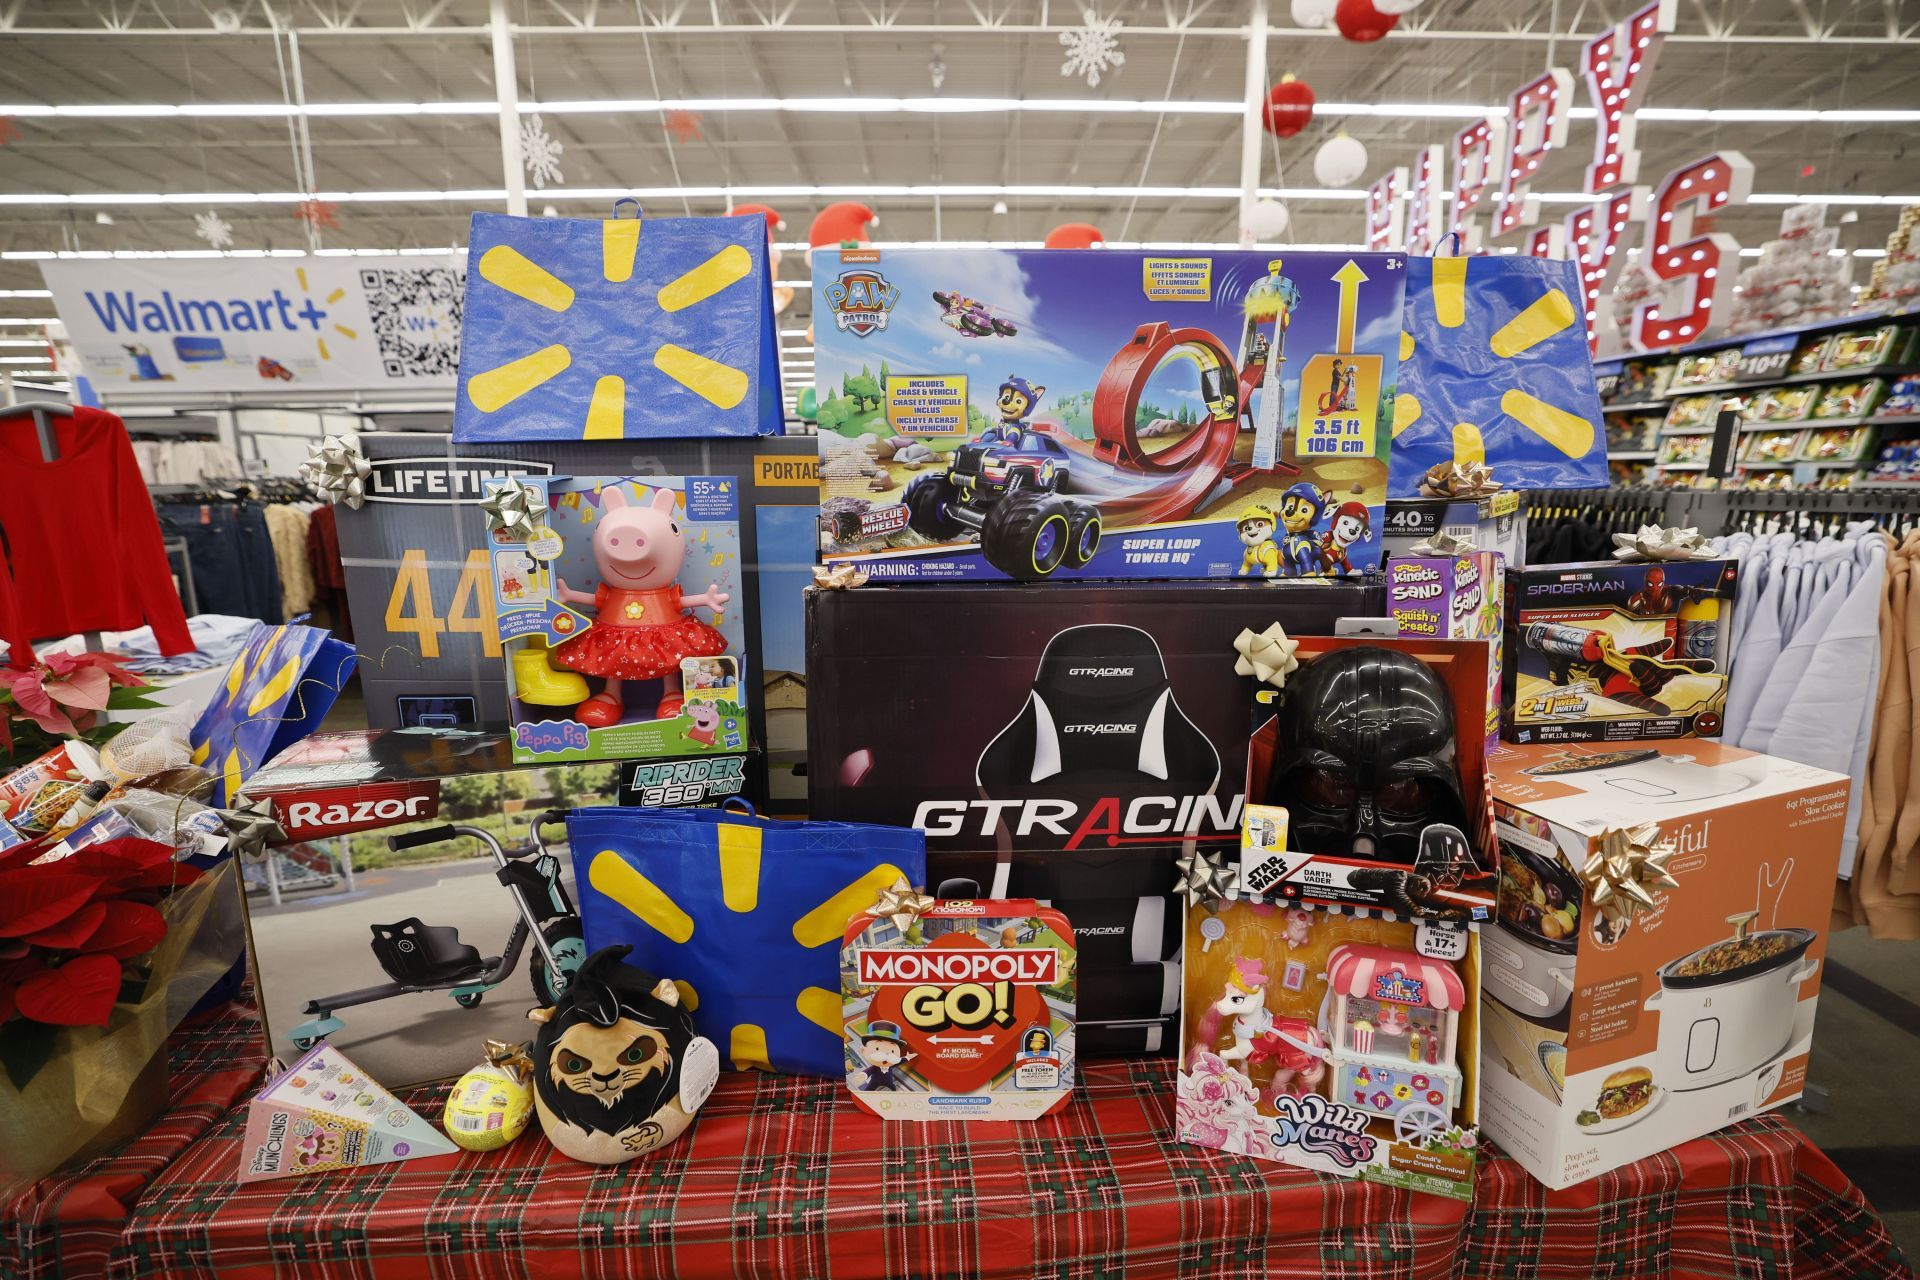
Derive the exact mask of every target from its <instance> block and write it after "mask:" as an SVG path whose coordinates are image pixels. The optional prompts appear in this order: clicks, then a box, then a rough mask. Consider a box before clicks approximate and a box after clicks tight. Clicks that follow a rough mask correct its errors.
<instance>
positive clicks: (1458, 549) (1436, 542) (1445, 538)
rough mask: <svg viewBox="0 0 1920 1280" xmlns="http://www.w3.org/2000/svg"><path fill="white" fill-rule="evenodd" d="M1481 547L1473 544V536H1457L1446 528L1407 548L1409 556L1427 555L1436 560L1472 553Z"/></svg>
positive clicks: (1435, 531)
mask: <svg viewBox="0 0 1920 1280" xmlns="http://www.w3.org/2000/svg"><path fill="white" fill-rule="evenodd" d="M1478 550H1479V548H1478V547H1476V546H1474V545H1473V539H1472V538H1456V537H1454V536H1453V535H1452V534H1450V533H1448V532H1447V531H1446V530H1445V529H1436V530H1434V532H1433V534H1432V535H1431V536H1430V537H1428V538H1426V539H1425V540H1424V541H1421V542H1416V543H1414V544H1413V545H1412V546H1411V547H1408V548H1407V554H1408V555H1409V556H1427V557H1431V558H1433V559H1436V560H1448V559H1452V558H1453V557H1454V556H1464V555H1470V554H1472V553H1473V552H1475V551H1478Z"/></svg>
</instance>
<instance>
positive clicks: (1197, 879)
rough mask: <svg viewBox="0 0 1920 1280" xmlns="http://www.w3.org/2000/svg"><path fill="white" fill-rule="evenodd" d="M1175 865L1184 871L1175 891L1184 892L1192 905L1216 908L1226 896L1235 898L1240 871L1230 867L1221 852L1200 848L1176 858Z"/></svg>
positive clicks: (1174, 887)
mask: <svg viewBox="0 0 1920 1280" xmlns="http://www.w3.org/2000/svg"><path fill="white" fill-rule="evenodd" d="M1173 865H1174V867H1175V868H1176V869H1177V870H1178V871H1179V872H1180V878H1179V879H1178V880H1177V881H1175V882H1174V886H1173V889H1174V892H1175V893H1178V894H1182V895H1184V896H1185V897H1186V899H1187V905H1188V906H1189V907H1205V908H1206V909H1207V910H1209V911H1212V910H1213V909H1214V908H1215V907H1217V906H1219V905H1220V902H1221V900H1222V899H1225V898H1228V897H1231V896H1232V895H1233V894H1234V893H1235V892H1236V890H1237V888H1238V885H1239V879H1240V877H1239V873H1238V872H1237V871H1235V870H1234V869H1233V868H1231V867H1229V866H1227V864H1226V860H1225V858H1224V856H1223V855H1221V854H1217V853H1202V852H1200V851H1199V850H1197V849H1196V850H1195V851H1194V852H1192V853H1188V854H1182V855H1181V856H1180V857H1178V858H1176V859H1174V863H1173Z"/></svg>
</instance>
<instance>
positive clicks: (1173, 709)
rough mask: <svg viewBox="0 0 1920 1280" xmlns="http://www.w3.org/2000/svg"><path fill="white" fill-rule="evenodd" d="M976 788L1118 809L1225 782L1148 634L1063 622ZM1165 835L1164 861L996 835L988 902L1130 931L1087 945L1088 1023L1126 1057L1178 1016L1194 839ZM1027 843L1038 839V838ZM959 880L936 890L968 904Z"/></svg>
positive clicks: (1192, 825) (1156, 1039)
mask: <svg viewBox="0 0 1920 1280" xmlns="http://www.w3.org/2000/svg"><path fill="white" fill-rule="evenodd" d="M974 780H975V782H976V783H977V784H978V785H979V788H980V794H981V797H982V798H984V799H988V800H1030V799H1052V798H1063V797H1071V798H1075V799H1077V800H1080V801H1081V802H1082V804H1083V810H1082V811H1083V812H1084V811H1085V810H1084V805H1085V804H1086V803H1089V802H1091V800H1092V799H1093V798H1104V797H1113V798H1117V799H1118V801H1119V803H1120V805H1121V806H1122V807H1123V808H1124V807H1125V805H1126V803H1127V802H1128V800H1129V799H1131V798H1132V797H1136V796H1142V795H1165V796H1170V797H1188V796H1196V797H1198V796H1211V795H1212V794H1213V793H1214V790H1215V789H1216V788H1217V787H1218V786H1219V783H1220V755H1219V753H1218V752H1217V751H1216V750H1215V749H1214V746H1213V744H1212V743H1211V742H1209V741H1208V740H1207V737H1206V735H1205V734H1204V733H1202V732H1201V731H1200V730H1199V729H1198V728H1197V727H1196V726H1195V725H1194V723H1193V722H1192V721H1191V720H1189V719H1188V718H1187V716H1186V713H1185V712H1183V711H1182V710H1181V709H1180V704H1179V702H1178V700H1176V699H1175V697H1174V694H1173V688H1172V685H1171V684H1170V683H1169V681H1168V678H1167V670H1166V663H1165V660H1164V659H1163V657H1162V655H1161V653H1160V647H1159V645H1158V644H1157V643H1156V642H1155V640H1154V638H1153V637H1152V636H1151V635H1149V634H1148V633H1147V632H1145V631H1142V630H1140V629H1139V628H1137V627H1129V626H1122V625H1118V624H1111V623H1100V624H1092V625H1088V626H1079V627H1069V628H1067V629H1066V630H1064V631H1061V632H1058V633H1056V634H1055V635H1054V637H1053V638H1052V639H1051V640H1049V641H1048V642H1047V646H1046V649H1045V651H1044V652H1043V653H1042V654H1041V656H1040V663H1039V667H1038V669H1037V670H1036V672H1035V673H1034V678H1033V683H1032V685H1031V686H1030V687H1029V689H1028V692H1027V698H1026V701H1025V702H1024V703H1023V704H1022V705H1021V707H1020V710H1019V712H1018V713H1017V714H1016V715H1015V716H1014V718H1013V720H1012V721H1011V722H1010V723H1009V724H1008V725H1007V726H1006V727H1005V728H1004V729H1002V730H1001V731H1000V732H999V733H998V734H996V735H995V736H994V737H993V739H992V740H991V741H989V742H988V743H987V746H986V749H985V750H983V751H982V752H981V753H980V759H979V762H978V764H977V765H976V766H975V769H974ZM1200 821H1201V819H1200V817H1199V815H1198V814H1196V815H1195V816H1194V817H1193V818H1192V819H1191V821H1190V822H1189V823H1188V829H1186V830H1183V831H1173V832H1168V833H1167V834H1166V835H1165V836H1164V837H1162V838H1161V839H1160V840H1157V841H1154V843H1161V844H1163V845H1164V846H1166V847H1165V848H1164V849H1162V850H1161V851H1159V852H1158V853H1153V852H1149V851H1145V850H1136V849H1129V848H1127V847H1126V846H1125V845H1124V844H1122V845H1120V846H1118V847H1115V848H1109V847H1107V846H1106V845H1105V843H1104V842H1101V844H1100V846H1099V847H1092V846H1089V847H1084V848H1082V849H1077V850H1074V851H1071V852H1067V851H1033V850H1021V851H1016V850H1015V848H1014V843H1015V833H1014V832H1012V831H1010V830H1009V829H1008V827H1007V825H1006V822H1005V820H1004V819H1003V820H1002V821H1001V823H1000V825H999V827H998V828H997V830H996V832H995V836H996V841H997V844H998V859H997V861H996V863H995V866H994V870H993V882H992V884H991V885H984V886H980V887H979V888H980V889H982V890H985V891H986V896H989V897H995V898H1001V897H1008V896H1016V897H1032V898H1039V899H1043V900H1045V901H1048V902H1051V903H1052V904H1053V905H1054V906H1056V907H1058V908H1060V909H1061V910H1062V911H1064V912H1066V914H1067V918H1068V919H1069V920H1072V921H1073V922H1074V925H1075V927H1076V928H1078V927H1079V926H1080V924H1081V921H1082V917H1085V919H1086V922H1087V924H1088V926H1089V927H1090V928H1114V927H1118V928H1120V929H1122V930H1124V932H1123V933H1121V934H1120V935H1118V936H1119V938H1120V941H1119V942H1118V943H1117V944H1116V943H1115V942H1114V941H1112V940H1108V941H1104V942H1096V941H1094V940H1093V939H1091V938H1090V939H1089V942H1090V943H1092V945H1089V946H1087V947H1085V948H1083V950H1082V952H1081V959H1080V982H1081V992H1082V997H1081V1003H1082V1009H1081V1013H1080V1022H1081V1026H1082V1027H1083V1028H1091V1027H1104V1028H1107V1030H1108V1032H1109V1033H1110V1036H1111V1037H1112V1038H1114V1039H1116V1040H1117V1041H1121V1042H1124V1043H1125V1045H1126V1047H1127V1048H1128V1049H1131V1050H1134V1051H1150V1050H1152V1049H1157V1048H1159V1047H1161V1043H1162V1041H1163V1039H1166V1038H1167V1034H1168V1030H1167V1029H1168V1027H1169V1026H1170V1024H1169V1023H1168V1022H1167V1021H1166V1020H1167V1019H1169V1018H1171V1017H1172V1016H1173V1015H1175V1014H1177V1013H1178V1011H1179V1001H1180V981H1179V952H1180V940H1181V923H1180V922H1181V916H1180V913H1179V911H1178V910H1177V908H1174V907H1173V906H1172V901H1171V899H1170V897H1169V896H1168V895H1169V893H1170V891H1171V888H1172V884H1173V878H1174V873H1173V859H1174V857H1175V856H1176V852H1177V851H1176V849H1175V848H1174V846H1176V845H1179V844H1181V843H1183V842H1185V843H1187V844H1188V845H1189V846H1190V844H1191V842H1192V841H1193V840H1194V839H1195V838H1196V837H1197V836H1198V834H1199V826H1200ZM1026 839H1027V840H1028V841H1029V842H1030V841H1031V836H1030V835H1029V836H1028V837H1026ZM971 888H972V886H971V885H969V884H968V883H967V882H964V881H947V882H945V883H943V884H941V885H940V887H939V893H940V895H941V896H943V897H948V896H964V895H965V894H966V893H967V892H968V891H969V890H970V889H971Z"/></svg>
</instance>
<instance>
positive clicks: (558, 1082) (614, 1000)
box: [527, 947, 720, 1164]
mask: <svg viewBox="0 0 1920 1280" xmlns="http://www.w3.org/2000/svg"><path fill="white" fill-rule="evenodd" d="M631 950H632V948H631V947H603V948H601V949H600V950H599V951H596V952H594V953H593V954H592V955H590V956H588V957H587V959H586V961H585V962H584V963H582V964H581V966H580V968H579V970H578V971H577V972H576V973H575V974H574V975H573V980H572V981H571V982H570V983H569V984H568V985H567V989H566V992H565V993H564V994H563V995H562V996H561V997H560V1000H559V1002H558V1003H557V1004H554V1005H552V1006H550V1007H548V1008H543V1009H534V1010H532V1011H530V1012H529V1013H528V1014H527V1016H528V1017H529V1018H531V1019H533V1020H534V1021H535V1022H538V1023H540V1024H541V1026H540V1030H539V1033H538V1034H537V1035H536V1036H535V1037H534V1041H533V1067H534V1073H533V1103H534V1108H535V1110H537V1111H538V1112H539V1115H540V1127H541V1128H542V1129H544V1130H545V1131H546V1134H547V1139H548V1141H550V1142H552V1143H553V1145H554V1146H555V1147H557V1148H558V1149H559V1150H560V1152H561V1154H563V1155H568V1156H572V1157H573V1158H574V1159H575V1160H584V1161H586V1162H587V1163H589V1164H619V1163H621V1162H623V1161H626V1160H631V1159H633V1158H634V1157H635V1156H637V1155H641V1154H644V1153H645V1152H648V1151H653V1150H657V1149H658V1148H660V1147H663V1146H665V1145H666V1144H667V1143H669V1142H672V1141H673V1140H674V1139H675V1138H677V1137H679V1136H680V1134H681V1133H682V1132H684V1131H685V1129H686V1127H687V1125H689V1124H690V1123H692V1121H693V1113H694V1112H695V1111H697V1110H699V1109H700V1104H701V1103H703V1102H705V1101H706V1100H707V1095H708V1094H709V1093H712V1092H713V1086H714V1082H715V1081H716V1080H718V1079H719V1076H720V1052H719V1050H717V1049H716V1048H714V1045H713V1042H712V1041H711V1040H708V1039H705V1038H704V1037H702V1036H699V1035H696V1034H695V1033H694V1029H693V1015H692V1014H690V1013H689V1012H688V1011H687V1010H686V1008H685V1007H683V1006H682V1004H681V1002H680V990H679V988H677V987H675V986H674V985H673V983H672V982H670V981H668V980H667V979H665V978H661V979H659V980H657V981H656V980H655V979H654V977H653V975H652V974H650V973H646V972H644V971H643V970H640V969H636V968H634V967H633V966H632V965H628V964H622V963H621V961H622V959H624V958H625V956H626V954H627V953H628V952H629V951H631Z"/></svg>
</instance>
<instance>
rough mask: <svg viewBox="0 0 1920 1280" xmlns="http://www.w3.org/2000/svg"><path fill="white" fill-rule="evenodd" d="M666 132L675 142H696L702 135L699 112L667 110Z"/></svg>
mask: <svg viewBox="0 0 1920 1280" xmlns="http://www.w3.org/2000/svg"><path fill="white" fill-rule="evenodd" d="M667 132H668V133H670V134H672V135H673V140H674V141H675V142H698V141H700V139H701V137H702V136H703V135H702V134H701V132H700V113H699V112H698V111H678V110H676V111H669V112H667Z"/></svg>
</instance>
